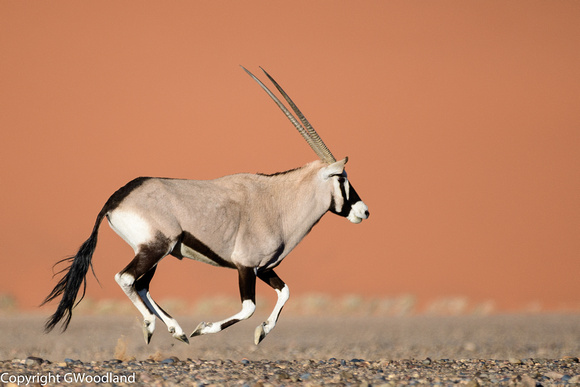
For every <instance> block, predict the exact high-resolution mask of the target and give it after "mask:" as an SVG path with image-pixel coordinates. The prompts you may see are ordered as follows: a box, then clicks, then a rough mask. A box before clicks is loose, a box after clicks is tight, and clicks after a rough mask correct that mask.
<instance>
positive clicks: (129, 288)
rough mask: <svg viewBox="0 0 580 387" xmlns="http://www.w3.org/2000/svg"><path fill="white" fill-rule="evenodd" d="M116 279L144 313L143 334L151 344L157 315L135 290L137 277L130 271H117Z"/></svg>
mask: <svg viewBox="0 0 580 387" xmlns="http://www.w3.org/2000/svg"><path fill="white" fill-rule="evenodd" d="M115 281H116V282H117V283H118V284H119V286H120V287H121V289H123V292H125V294H126V295H127V297H129V299H130V300H131V302H132V303H133V305H135V307H136V308H137V310H139V312H141V314H142V315H143V336H144V338H145V342H146V343H147V344H149V341H151V336H152V335H153V331H155V315H154V314H153V313H151V311H149V309H148V308H147V307H146V306H145V304H144V303H143V300H141V297H139V295H138V294H137V292H136V291H135V288H134V287H133V284H134V283H135V279H134V278H133V276H132V275H131V274H128V273H123V274H120V273H117V274H116V275H115Z"/></svg>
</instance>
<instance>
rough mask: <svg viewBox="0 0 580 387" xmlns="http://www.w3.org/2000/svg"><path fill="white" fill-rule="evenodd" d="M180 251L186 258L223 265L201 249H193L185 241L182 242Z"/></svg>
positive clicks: (213, 264)
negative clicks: (200, 250)
mask: <svg viewBox="0 0 580 387" xmlns="http://www.w3.org/2000/svg"><path fill="white" fill-rule="evenodd" d="M180 252H181V255H182V256H184V257H185V258H189V259H193V260H194V261H199V262H203V263H208V264H210V265H212V266H222V265H220V264H219V263H217V262H216V261H214V260H212V259H209V258H208V257H206V256H205V255H203V254H202V253H200V252H199V251H195V250H194V249H192V248H191V247H189V246H187V245H185V244H183V243H182V244H181V248H180Z"/></svg>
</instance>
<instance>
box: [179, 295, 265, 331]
mask: <svg viewBox="0 0 580 387" xmlns="http://www.w3.org/2000/svg"><path fill="white" fill-rule="evenodd" d="M255 310H256V304H254V302H253V301H252V300H244V302H242V310H241V311H240V312H238V313H236V314H234V315H233V316H231V317H229V318H227V319H225V320H221V321H216V322H209V323H208V322H202V323H200V324H199V325H198V326H197V328H195V330H194V331H193V333H192V334H191V335H190V337H193V336H199V335H205V334H206V333H217V332H219V331H221V330H223V329H225V328H227V327H229V326H230V325H233V324H235V323H237V322H238V321H241V320H245V319H248V318H250V317H251V316H252V315H253V314H254V311H255Z"/></svg>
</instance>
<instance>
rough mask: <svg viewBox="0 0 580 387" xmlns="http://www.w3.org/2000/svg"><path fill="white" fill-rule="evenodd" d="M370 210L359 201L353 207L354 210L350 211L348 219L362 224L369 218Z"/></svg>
mask: <svg viewBox="0 0 580 387" xmlns="http://www.w3.org/2000/svg"><path fill="white" fill-rule="evenodd" d="M368 211H369V208H368V207H367V205H366V204H364V203H363V202H362V201H360V200H359V201H358V202H356V203H355V204H353V205H352V208H351V209H350V213H349V214H348V216H347V217H346V218H347V219H348V220H350V221H351V222H352V223H360V222H362V221H363V219H366V218H368V217H369V215H368V214H369V212H368Z"/></svg>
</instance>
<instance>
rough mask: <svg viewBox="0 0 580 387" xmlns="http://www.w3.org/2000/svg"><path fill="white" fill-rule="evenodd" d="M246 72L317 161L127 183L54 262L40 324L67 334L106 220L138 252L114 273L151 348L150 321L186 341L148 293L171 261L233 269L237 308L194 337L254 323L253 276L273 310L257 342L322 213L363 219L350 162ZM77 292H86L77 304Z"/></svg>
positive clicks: (263, 327) (260, 335)
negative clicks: (50, 310) (283, 265)
mask: <svg viewBox="0 0 580 387" xmlns="http://www.w3.org/2000/svg"><path fill="white" fill-rule="evenodd" d="M242 68H243V67H242ZM243 69H244V70H245V71H246V72H247V73H248V74H249V75H250V76H251V77H252V78H253V79H254V80H255V81H256V82H258V84H259V85H260V86H261V87H262V89H264V91H266V93H268V95H269V96H270V97H271V98H272V99H273V100H274V102H276V104H277V105H278V107H279V108H280V109H282V111H283V112H284V114H285V115H286V116H287V117H288V118H289V119H290V121H291V122H292V124H294V126H295V127H296V129H298V132H300V134H301V135H302V137H304V139H305V140H306V142H308V144H309V145H310V147H311V148H312V149H313V150H314V152H316V154H317V155H318V156H319V157H320V160H316V161H313V162H311V163H308V164H306V165H304V166H303V167H300V168H296V169H293V170H290V171H286V172H281V173H275V174H272V175H264V174H248V173H241V174H235V175H229V176H224V177H221V178H218V179H215V180H207V181H198V180H180V179H169V178H153V177H139V178H136V179H135V180H132V181H131V182H129V183H128V184H126V185H125V186H124V187H122V188H120V189H119V190H118V191H116V192H115V193H114V194H113V195H112V196H111V197H110V198H109V199H108V200H107V202H106V203H105V205H104V206H103V208H102V209H101V211H100V212H99V214H98V215H97V219H96V221H95V225H94V227H93V231H92V233H91V235H90V237H89V239H87V240H86V241H85V242H84V243H83V244H82V245H81V247H80V249H79V251H78V253H77V254H76V255H75V256H73V257H69V258H65V259H63V260H62V261H59V263H60V262H69V263H70V265H69V266H68V267H67V268H65V269H64V270H62V271H61V272H65V274H64V275H63V277H62V278H61V279H60V280H59V282H58V283H57V284H56V286H55V287H54V289H53V290H52V292H51V293H50V294H49V295H48V296H47V297H46V299H45V300H44V302H43V304H45V303H47V302H49V301H51V300H53V299H55V298H57V297H58V296H60V295H62V299H61V300H60V303H59V304H58V308H57V310H56V312H55V313H54V314H53V315H52V316H51V317H50V318H49V319H48V320H47V322H46V325H45V330H46V332H49V331H51V330H52V329H53V328H54V327H55V326H56V325H57V324H58V323H59V322H61V320H64V321H63V322H62V330H63V331H64V330H66V329H67V327H68V325H69V323H70V320H71V317H72V309H73V308H74V306H76V304H78V302H80V301H81V300H82V298H83V297H84V294H85V290H86V275H87V272H88V270H89V268H91V269H92V263H91V260H92V256H93V252H94V251H95V248H96V245H97V234H98V230H99V226H100V224H101V221H102V220H103V218H105V217H106V218H107V220H108V222H109V225H110V226H111V228H112V229H113V230H114V231H115V232H116V233H117V234H118V235H119V236H120V237H121V238H123V239H124V240H125V241H126V242H127V243H128V244H129V245H130V246H131V247H132V248H133V250H134V251H135V257H134V258H133V260H132V261H131V262H130V263H129V264H128V265H127V266H126V267H125V268H124V269H123V270H121V271H120V272H119V273H117V274H116V275H115V280H116V281H117V283H118V284H119V286H120V287H121V289H123V291H124V292H125V294H126V295H127V296H128V297H129V299H130V300H131V301H132V302H133V304H135V306H136V307H137V309H138V310H139V312H141V314H142V315H143V334H144V337H145V341H146V342H147V343H149V341H150V340H151V336H152V335H153V331H154V329H155V317H158V318H159V319H160V320H161V321H163V322H164V323H165V325H166V326H167V328H168V330H169V332H170V333H171V334H172V335H173V337H174V338H176V339H178V340H181V341H183V342H185V343H189V340H188V338H187V336H186V335H185V333H184V332H183V329H181V327H180V326H179V324H178V323H177V321H176V320H175V319H174V318H172V317H171V316H170V315H169V314H168V313H167V312H165V311H164V310H163V309H162V308H161V307H160V306H159V305H158V304H157V303H156V302H155V301H154V300H153V298H152V297H151V295H150V294H149V283H150V282H151V279H152V278H153V275H154V274H155V270H156V268H157V265H158V263H159V262H160V261H161V259H163V258H164V257H165V256H167V255H173V256H174V257H177V258H178V259H183V258H184V257H185V258H190V259H194V260H197V261H201V262H205V263H209V264H211V265H215V266H220V267H229V268H232V269H236V270H237V271H238V278H239V288H240V296H241V301H242V309H241V311H240V312H238V313H237V314H234V315H233V316H231V317H229V318H226V319H225V320H222V321H217V322H202V323H200V324H199V325H198V326H197V328H196V329H195V330H194V331H193V333H192V334H191V336H190V337H193V336H197V335H204V334H206V333H215V332H219V331H221V330H223V329H225V328H227V327H229V326H231V325H233V324H235V323H237V322H239V321H240V320H244V319H247V318H249V317H250V316H252V314H253V313H254V310H255V308H256V306H255V287H256V277H258V278H259V279H260V280H262V281H264V282H265V283H266V284H268V285H269V286H270V287H272V288H273V289H274V290H275V291H276V293H277V295H278V298H277V302H276V305H275V306H274V310H273V311H272V313H271V314H270V316H269V317H268V319H267V320H266V321H265V322H264V323H262V324H260V325H259V326H258V327H257V328H256V330H255V333H254V342H255V343H256V344H259V343H260V342H261V341H262V340H263V339H264V337H266V335H267V334H268V333H269V332H270V331H271V330H272V329H273V328H274V326H275V325H276V321H277V320H278V317H279V315H280V312H281V311H282V307H283V306H284V304H285V303H286V301H287V300H288V297H289V294H290V293H289V290H288V286H287V285H286V284H285V283H284V282H283V281H282V280H281V279H280V277H278V275H277V274H276V273H275V272H274V269H275V268H276V267H277V266H278V265H279V264H280V262H282V259H284V258H285V257H286V256H287V255H288V253H290V251H292V249H293V248H294V247H296V245H297V244H298V243H299V242H300V241H301V240H302V238H304V237H305V236H306V234H308V233H309V232H310V230H311V229H312V227H314V225H315V224H316V223H317V222H318V221H319V220H320V218H321V217H322V216H323V215H324V214H325V213H326V212H327V211H331V212H333V213H335V214H338V215H340V216H343V217H346V218H347V219H348V220H350V221H351V222H352V223H360V222H361V221H362V220H363V219H366V218H367V217H368V216H369V211H368V208H367V206H366V205H365V204H364V203H363V202H362V200H361V199H360V197H359V196H358V195H357V193H356V191H355V190H354V189H353V187H352V186H351V185H350V183H349V181H348V179H347V175H346V172H345V170H344V165H345V164H346V162H347V160H348V158H344V159H342V160H340V161H336V159H335V158H334V156H333V155H332V153H331V152H330V151H329V150H328V148H327V147H326V145H324V143H323V142H322V140H321V139H320V137H319V136H318V134H317V133H316V131H315V130H314V128H313V127H312V126H311V125H310V123H309V122H308V121H307V120H306V118H305V117H304V115H303V114H302V113H301V112H300V110H299V109H298V107H297V106H296V105H295V104H294V102H292V100H291V99H290V97H289V96H288V95H287V94H286V93H285V92H284V90H282V88H281V87H280V85H278V83H276V81H275V80H274V79H273V78H272V77H271V76H270V75H269V74H268V73H266V71H265V70H263V69H262V71H264V73H265V74H266V76H267V77H268V79H269V80H270V81H271V82H272V83H273V84H274V86H275V87H276V88H277V89H278V91H279V92H280V94H281V95H282V96H283V97H284V99H285V100H286V101H287V103H288V104H289V105H290V107H291V108H292V110H293V111H294V113H295V114H296V116H297V117H298V119H296V117H294V115H293V114H292V113H291V112H290V111H289V110H288V109H287V108H286V107H285V106H284V104H283V103H282V102H280V100H279V99H278V98H277V97H276V96H275V95H274V94H273V93H272V92H271V91H270V90H269V89H268V88H267V87H266V86H265V85H264V84H263V83H262V82H261V81H260V80H259V79H258V78H256V77H255V76H254V75H253V74H252V73H250V72H249V71H248V70H246V69H245V68H243ZM298 120H300V121H298ZM300 122H301V123H302V124H301V123H300ZM81 285H83V286H84V287H83V294H82V295H81V297H80V299H79V301H78V302H77V303H76V304H75V301H76V298H77V294H78V291H79V289H80V287H81Z"/></svg>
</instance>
